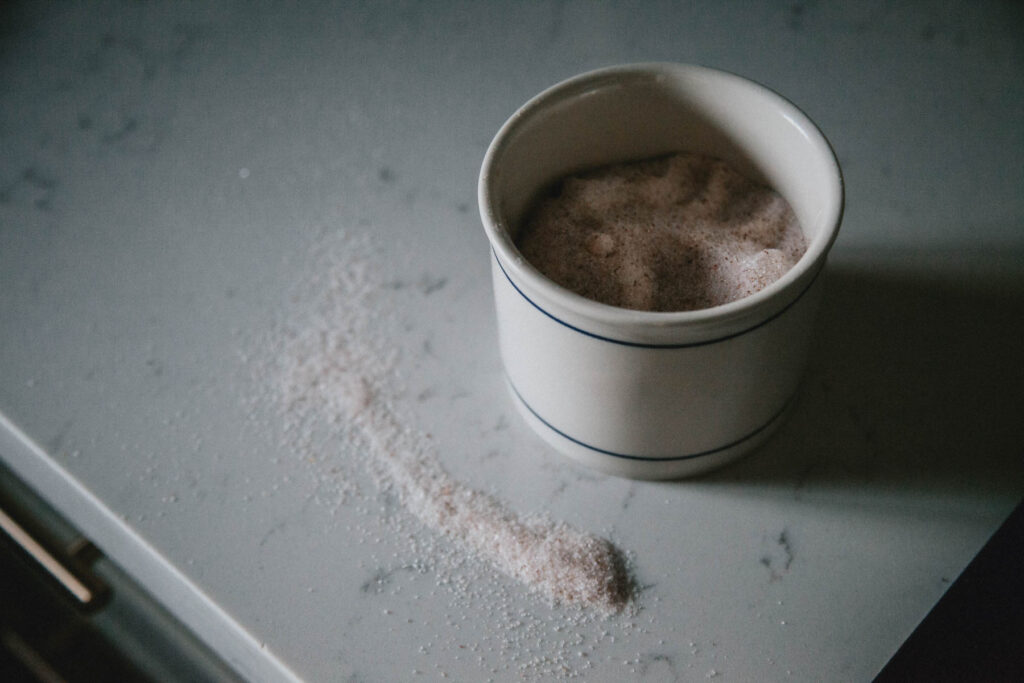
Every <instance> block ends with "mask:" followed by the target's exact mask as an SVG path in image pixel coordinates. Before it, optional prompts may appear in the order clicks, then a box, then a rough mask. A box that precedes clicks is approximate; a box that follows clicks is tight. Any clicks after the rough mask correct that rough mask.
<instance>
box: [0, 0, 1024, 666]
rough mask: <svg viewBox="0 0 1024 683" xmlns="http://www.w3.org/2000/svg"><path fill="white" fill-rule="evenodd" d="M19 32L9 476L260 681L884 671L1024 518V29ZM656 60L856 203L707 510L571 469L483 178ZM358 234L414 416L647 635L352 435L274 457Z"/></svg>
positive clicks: (699, 15)
mask: <svg viewBox="0 0 1024 683" xmlns="http://www.w3.org/2000/svg"><path fill="white" fill-rule="evenodd" d="M2 12H3V13H5V21H4V24H3V26H4V29H3V33H2V34H0V377H2V378H3V381H0V414H2V415H0V457H2V458H3V460H4V461H5V463H7V464H8V465H9V466H10V467H12V468H13V469H14V470H15V471H16V472H17V473H18V474H19V475H20V476H22V477H23V478H24V479H25V480H26V481H28V482H29V483H30V484H31V485H33V486H34V487H35V488H36V489H37V490H38V491H39V492H40V493H41V494H42V495H43V496H45V497H46V498H47V499H48V500H49V501H50V502H51V503H52V504H53V505H54V506H56V507H57V508H58V509H59V510H61V511H62V512H63V513H64V514H65V515H66V516H68V517H69V518H70V519H71V520H72V521H73V522H74V523H75V524H77V525H78V526H79V527H80V528H81V529H82V530H83V531H84V532H85V533H87V534H88V535H89V536H91V537H92V538H93V540H94V541H95V542H96V543H97V544H98V545H99V546H100V547H101V548H102V549H103V551H104V552H105V553H106V554H108V555H109V556H110V557H112V558H113V559H114V560H116V561H117V562H118V563H120V564H121V565H123V566H124V567H125V568H126V569H127V570H128V571H130V572H131V573H132V574H134V575H135V576H136V577H137V578H138V579H139V580H140V582H142V583H143V584H144V585H145V586H146V587H148V588H149V590H150V591H152V593H153V594H154V595H155V596H156V597H158V598H159V599H160V600H162V601H163V602H164V603H165V604H166V605H167V606H168V607H169V608H170V609H171V610H172V611H174V612H175V613H176V614H177V615H178V616H179V617H180V618H181V619H182V620H183V621H185V622H186V623H187V624H188V625H190V626H191V627H192V628H193V629H195V630H196V632H197V633H199V634H200V636H201V637H202V638H203V639H204V640H206V642H208V643H209V644H211V645H212V646H213V647H214V648H215V649H216V650H217V651H218V652H220V653H221V654H222V655H223V656H224V657H225V658H227V659H228V660H229V661H230V662H231V663H232V664H233V665H234V666H235V667H236V668H238V670H239V671H240V672H241V673H242V674H243V675H245V676H246V677H248V678H251V679H258V680H275V679H287V678H289V677H293V676H294V677H298V678H302V679H308V680H353V681H355V680H407V679H411V678H413V677H414V675H419V676H420V677H422V678H424V679H427V680H436V679H441V678H444V677H448V678H450V679H454V680H487V679H489V678H493V679H494V680H519V679H520V678H523V677H526V678H547V677H554V676H556V675H557V676H566V675H571V674H582V675H583V676H585V678H586V680H594V681H599V680H600V681H604V680H607V681H617V680H625V679H636V680H650V681H663V680H703V679H705V677H712V678H717V679H719V680H724V681H751V680H758V681H771V680H801V681H818V680H831V681H838V680H850V681H862V680H868V679H870V678H871V677H872V676H873V675H874V674H875V673H876V672H877V671H878V670H879V669H880V668H881V667H882V666H883V665H884V664H885V662H886V661H887V660H888V658H889V657H890V656H891V655H892V654H893V653H894V652H895V651H896V649H897V648H898V647H899V645H900V643H901V642H902V641H903V639H904V638H905V637H906V636H907V635H908V634H909V633H910V632H911V631H912V630H913V628H914V627H915V626H916V625H917V623H918V622H919V621H920V620H921V619H922V617H924V615H925V614H926V613H927V612H928V610H929V609H930V608H931V607H932V605H933V604H934V603H935V602H936V600H937V599H938V598H939V597H940V596H941V595H942V593H943V591H944V590H945V589H946V588H947V587H948V585H949V584H950V582H951V581H952V580H954V579H955V578H956V576H957V575H958V574H959V572H960V571H961V570H962V569H963V568H964V567H965V566H966V564H967V563H968V562H969V561H970V559H971V557H972V556H973V555H974V554H975V553H976V552H977V551H978V549H979V548H980V547H981V546H982V545H983V544H984V542H985V540H986V539H987V538H988V536H989V535H990V534H991V533H992V532H993V531H994V530H995V528H996V527H997V526H998V524H999V523H1000V521H1001V520H1002V519H1003V518H1004V517H1005V516H1006V515H1007V514H1008V513H1009V512H1010V510H1011V509H1012V508H1013V506H1014V504H1015V503H1016V502H1017V500H1018V499H1019V497H1020V495H1021V493H1022V491H1024V457H1022V456H1024V450H1022V445H1021V444H1022V443H1024V426H1022V423H1021V420H1020V417H1019V411H1020V407H1021V405H1022V404H1024V401H1022V399H1024V365H1022V364H1021V363H1020V362H1019V359H1020V355H1021V351H1022V344H1021V335H1022V332H1024V322H1022V321H1024V317H1022V314H1024V277H1022V276H1024V192H1021V181H1022V180H1024V161H1022V159H1024V155H1022V154H1021V152H1022V151H1024V125H1022V124H1024V41H1022V39H1021V31H1020V28H1021V26H1022V25H1024V15H1022V10H1021V9H1020V8H1019V6H1016V5H1011V4H1009V3H998V2H982V3H971V4H963V5H957V6H952V7H951V6H949V4H948V3H942V2H923V3H914V4H913V5H912V6H911V7H907V8H903V7H900V8H898V9H897V8H896V7H894V6H892V4H891V3H885V2H856V3H842V4H839V3H835V4H830V5H819V4H818V3H814V2H792V3H706V4H703V5H700V6H692V7H690V6H676V5H669V4H664V5H663V4H660V3H615V4H596V3H581V2H557V3H524V4H511V3H497V2H495V3H436V4H426V3H381V4H378V3H367V4H366V5H362V4H359V3H338V4H336V5H331V4H327V3H323V4H321V3H302V4H297V5H279V4H271V3H215V4H213V5H212V6H203V7H201V8H197V7H194V6H192V5H187V4H184V3H166V4H162V3H102V2H96V3H87V4H60V5H51V4H49V3H23V4H22V5H21V6H15V7H13V8H6V7H5V9H3V10H2ZM633 61H680V62H693V63H700V64H705V65H708V66H713V67H717V68H722V69H725V70H729V71H734V72H736V73H740V74H742V75H744V76H747V77H749V78H752V79H754V80H757V81H760V82H762V83H764V84H766V85H768V86H769V87H771V88H773V89H775V90H777V91H779V92H781V93H783V94H784V95H785V96H787V97H789V98H790V99H792V100H793V101H794V102H796V103H797V104H798V105H799V106H800V107H802V108H803V109H804V110H805V111H806V112H807V113H808V114H809V115H810V116H811V118H812V119H814V120H815V121H816V122H817V123H818V124H819V125H820V127H821V128H822V129H823V131H824V132H825V134H826V135H827V136H828V137H829V138H830V140H831V142H832V143H833V145H834V147H835V149H836V152H837V155H838V157H839V159H840V163H841V165H842V167H843V170H844V173H845V178H846V183H847V212H846V218H845V221H844V226H843V229H842V232H841V236H840V238H839V240H838V242H837V244H836V247H835V250H834V251H833V257H832V260H831V262H830V267H829V271H828V274H827V280H826V283H827V291H826V295H825V299H824V302H823V307H822V311H821V316H820V321H819V322H820V324H819V327H818V330H817V333H816V338H815V343H814V352H813V357H812V360H811V366H810V370H809V373H808V376H807V380H806V384H805V387H804V391H803V393H802V395H801V398H800V399H799V401H798V404H797V405H796V407H795V410H794V414H793V416H792V418H791V419H790V420H789V422H788V423H787V424H786V425H785V426H784V427H783V428H782V429H781V431H780V432H779V433H778V435H777V436H776V437H774V438H773V440H772V441H771V442H770V443H769V445H767V446H766V447H765V448H763V449H762V450H760V451H759V452H758V453H756V454H755V455H753V456H751V457H750V458H748V459H746V460H744V461H743V462H741V463H739V464H737V465H735V466H732V467H730V468H728V469H725V470H722V471H720V472H718V473H715V474H713V475H711V476H708V477H704V478H701V479H697V480H692V481H682V482H674V483H641V482H633V481H627V480H622V479H615V478H608V477H604V476H599V475H595V474H592V473H590V472H587V471H584V470H581V469H579V468H578V467H576V466H575V465H573V464H570V463H568V462H565V461H563V460H562V459H561V458H560V457H559V456H557V455H555V454H554V453H552V452H551V451H550V450H549V449H548V448H547V447H546V446H544V445H543V444H542V442H541V441H540V440H539V438H537V437H536V436H535V435H533V434H532V433H531V432H530V431H529V429H528V428H527V427H526V426H525V425H524V424H523V423H522V421H521V420H520V418H519V417H518V416H517V415H516V414H515V411H514V409H513V406H512V404H511V401H510V400H509V398H508V396H507V395H506V393H505V388H504V386H503V383H502V375H501V368H500V361H499V358H498V355H497V349H496V347H495V343H494V340H495V331H494V329H493V313H492V310H491V303H492V302H491V299H490V289H489V287H490V284H489V279H488V268H489V263H488V258H489V253H488V248H487V244H486V240H485V239H484V236H483V233H482V229H481V228H480V225H479V220H478V217H477V214H476V202H475V184H476V176H477V172H478V169H479V165H480V162H481V159H482V157H483V153H484V150H485V149H486V146H487V144H488V142H489V141H490V139H491V137H492V136H493V134H494V133H495V132H496V130H497V129H498V127H499V126H500V125H501V123H502V122H503V121H504V119H505V118H506V117H507V116H508V115H509V114H510V113H511V112H512V111H513V110H514V109H515V108H516V107H518V106H519V105H520V104H521V103H522V102H524V101H525V100H526V99H528V98H529V97H530V96H532V95H533V94H535V93H536V92H538V91H540V90H541V89H543V88H545V87H547V86H548V85H551V84H553V83H554V82H556V81H558V80H561V79H563V78H566V77H569V76H571V75H574V74H576V73H579V72H582V71H585V70H589V69H591V68H597V67H600V66H605V65H609V64H615V63H624V62H633ZM340 232H343V233H344V234H345V235H347V237H346V238H345V240H348V241H345V240H341V242H340V243H341V245H342V246H341V249H342V250H344V249H345V248H347V247H346V246H345V245H349V244H350V245H352V247H351V248H352V249H356V248H359V249H369V250H370V251H372V253H373V259H372V261H371V263H372V264H373V265H375V270H374V277H375V278H376V280H375V282H377V283H378V284H379V285H381V287H380V290H381V291H380V293H379V295H378V296H377V298H376V299H375V300H376V301H377V302H378V304H379V308H378V310H377V311H376V316H377V318H376V322H373V324H372V325H371V327H370V328H367V329H369V330H371V331H373V332H375V333H379V334H378V335H377V336H376V338H375V339H374V343H375V344H378V345H379V347H380V348H381V349H390V350H391V351H392V352H394V353H396V354H397V358H398V361H397V362H398V367H399V370H400V371H401V373H402V375H401V376H402V378H403V382H404V385H405V386H406V388H407V390H406V391H405V392H404V393H400V394H396V395H395V397H394V402H395V405H396V410H399V411H401V412H402V414H404V415H406V416H408V417H407V419H409V420H410V421H411V422H412V423H413V425H414V426H415V428H416V429H420V430H422V431H423V432H429V433H431V435H432V439H433V443H434V444H435V445H436V451H437V454H438V457H439V458H440V460H441V461H442V462H443V464H444V466H445V467H446V468H448V469H449V470H450V471H451V472H452V473H453V474H454V475H455V476H457V477H459V478H460V479H462V480H464V481H466V482H468V483H470V484H471V485H473V486H475V487H477V488H479V489H482V490H485V491H488V492H491V493H494V494H495V495H497V496H500V497H501V498H502V499H503V500H505V501H506V502H507V503H508V505H509V506H510V507H511V508H513V509H515V510H517V511H521V512H524V513H525V512H536V511H545V512H548V513H549V514H550V515H551V516H552V517H554V518H556V519H563V520H566V521H568V522H570V523H571V524H573V525H575V526H576V527H578V528H580V529H584V530H587V531H590V532H593V533H597V534H602V535H607V536H609V537H610V538H611V539H612V540H613V541H614V542H615V543H616V544H617V545H618V546H619V547H620V548H622V549H623V550H624V551H625V552H626V553H627V554H628V556H629V558H630V563H631V568H632V571H633V573H634V576H635V577H636V580H637V582H638V584H639V585H640V586H641V589H640V591H639V594H638V597H637V607H638V609H637V611H636V613H635V614H629V615H620V616H617V617H612V618H610V619H608V620H599V619H590V618H581V617H580V615H579V614H576V613H570V612H571V610H565V609H563V608H557V607H556V608H552V607H550V606H548V605H547V604H546V603H545V602H544V601H543V600H542V599H540V598H539V597H537V596H536V595H534V594H532V593H530V592H529V591H528V590H526V589H525V588H523V587H522V586H519V585H517V584H515V583H514V582H512V581H511V580H508V579H505V578H504V577H502V576H499V575H492V574H493V572H489V571H488V568H487V567H486V566H477V564H476V563H475V561H474V560H473V558H469V559H468V560H466V561H465V562H464V563H463V564H462V565H458V557H459V555H458V550H457V549H453V548H451V547H447V546H446V544H445V542H444V541H437V540H434V541H429V539H428V538H427V537H429V532H427V531H425V530H423V529H420V528H418V527H417V526H416V524H415V522H414V521H409V520H405V521H402V520H401V519H400V518H401V517H402V515H404V514H405V513H404V512H403V510H402V509H401V508H398V507H396V506H395V505H394V501H393V500H392V499H391V498H389V496H388V495H387V494H380V493H378V492H376V491H375V489H374V488H373V487H372V484H369V483H368V480H365V478H364V479H362V480H361V479H360V475H359V473H358V469H357V468H353V466H352V462H353V461H354V460H353V459H354V458H356V457H357V454H356V453H354V451H355V449H356V448H357V445H356V444H354V443H353V442H351V441H346V440H345V439H344V438H340V437H337V436H336V437H335V438H330V437H329V435H328V437H326V438H323V439H322V440H319V441H314V442H311V443H306V444H302V445H301V447H300V445H299V444H298V442H297V440H296V439H295V438H294V435H292V436H289V435H288V434H285V433H284V432H283V430H284V427H285V422H286V420H287V418H288V414H287V412H286V411H282V410H281V409H279V408H275V407H274V405H273V400H272V399H273V397H274V392H275V391H276V389H275V387H274V386H273V382H272V377H270V376H269V375H264V374H261V372H260V370H261V368H263V367H265V366H264V365H261V363H262V362H265V361H266V356H267V353H268V352H273V350H274V349H278V348H280V347H279V346H275V345H274V344H275V343H274V341H273V339H274V335H280V334H283V331H284V330H285V329H286V327H287V325H289V324H298V323H295V320H296V319H297V317H296V316H297V312H298V311H301V310H303V309H304V308H305V309H308V308H309V307H310V306H311V305H313V303H314V302H315V301H316V296H317V295H316V292H315V289H310V278H311V277H314V276H318V275H323V273H318V272H317V271H316V270H315V269H316V268H317V267H320V266H315V265H313V266H311V265H310V260H309V257H308V254H309V251H310V249H313V250H316V249H318V248H320V247H322V246H323V245H324V244H325V243H328V242H329V243H331V244H335V243H337V242H338V241H339V239H338V238H337V235H338V234H339V233H340ZM332 240H333V241H332ZM367 245H369V246H367ZM304 288H305V289H304ZM296 292H300V293H299V294H296ZM302 292H305V293H304V294H302ZM268 340H270V341H268ZM261 358H262V360H259V359H261ZM396 520H397V521H396ZM396 529H398V530H400V532H398V533H396V532H395V530H396ZM449 545H450V544H449ZM453 565H457V566H453Z"/></svg>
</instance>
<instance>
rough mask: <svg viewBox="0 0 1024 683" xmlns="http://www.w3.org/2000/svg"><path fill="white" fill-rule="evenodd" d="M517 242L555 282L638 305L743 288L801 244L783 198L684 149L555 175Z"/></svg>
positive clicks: (708, 300)
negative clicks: (555, 183) (557, 180)
mask: <svg viewBox="0 0 1024 683" xmlns="http://www.w3.org/2000/svg"><path fill="white" fill-rule="evenodd" d="M517 246H518V247H519V250H520V251H521V252H522V254H523V256H524V257H525V258H526V259H527V260H528V261H529V262H530V263H532V264H533V265H534V266H535V267H536V268H537V269H538V270H540V271H541V272H542V273H543V274H545V275H546V276H547V277H549V278H551V279H552V280H554V281H555V282H556V283H558V284H560V285H562V286H563V287H566V288H567V289H570V290H572V291H573V292H576V293H577V294H580V295H581V296H585V297H587V298H589V299H594V300H595V301H600V302H602V303H606V304H610V305H612V306H619V307H622V308H630V309H637V310H645V311H689V310H696V309H701V308H710V307H712V306H718V305H721V304H725V303H729V302H730V301H735V300H737V299H740V298H743V297H745V296H749V295H751V294H753V293H755V292H758V291H760V290H762V289H764V288H765V287H767V286H768V285H769V284H771V283H772V282H774V281H775V280H777V279H779V278H780V277H782V276H783V275H784V274H785V273H786V271H788V270H789V269H790V268H791V267H792V266H793V265H794V264H795V263H796V262H797V261H798V260H799V259H800V257H801V256H802V255H803V253H804V251H805V250H806V244H805V241H804V236H803V232H802V231H801V229H800V225H799V223H798V222H797V220H796V217H795V215H794V214H793V210H792V209H791V208H790V206H789V204H788V203H787V202H786V200H785V199H783V198H782V197H781V196H780V195H778V194H777V193H775V192H774V191H772V190H771V188H768V187H765V186H763V185H759V184H757V183H755V182H753V181H751V180H749V179H748V178H746V177H745V176H743V175H741V174H740V173H739V172H737V171H736V170H734V169H733V168H732V167H730V166H729V165H728V164H726V163H725V162H723V161H721V160H719V159H715V158H713V157H709V156H705V155H700V154H691V153H682V154H675V155H672V156H667V157H660V158H656V159H650V160H646V161H639V162H633V163H627V164H615V165H611V166H607V167H603V168H599V169H595V170H592V171H589V172H586V173H582V174H578V175H575V176H571V177H569V178H566V179H564V180H563V181H562V183H561V185H560V186H559V188H558V190H557V193H556V194H555V195H554V196H551V197H548V198H546V199H544V200H543V201H541V202H540V203H539V204H538V206H537V207H536V208H535V209H534V211H533V213H532V214H531V216H530V217H529V218H528V220H527V221H526V223H525V224H524V226H523V230H522V233H521V234H520V235H519V236H518V238H517Z"/></svg>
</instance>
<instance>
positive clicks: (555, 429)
mask: <svg viewBox="0 0 1024 683" xmlns="http://www.w3.org/2000/svg"><path fill="white" fill-rule="evenodd" d="M506 379H508V377H507V376H506ZM508 385H509V387H511V388H512V393H514V394H515V395H516V398H518V399H519V401H520V402H521V403H522V404H523V405H524V406H526V409H527V410H529V411H530V413H532V414H533V416H534V417H535V418H537V419H538V420H540V421H541V422H542V423H543V424H544V426H546V427H547V428H548V429H550V430H551V431H553V432H555V433H556V434H558V435H559V436H561V437H564V438H566V439H568V440H569V441H572V442H573V443H574V444H576V445H578V446H583V447H584V448H587V449H589V450H592V451H595V452H597V453H601V454H603V455H610V456H612V457H615V458H622V459H624V460H642V461H645V462H677V461H680V460H692V459H694V458H703V457H707V456H709V455H714V454H716V453H721V452H722V451H725V450H728V449H730V448H732V447H734V446H738V445H740V444H741V443H743V442H744V441H747V440H748V439H752V438H754V437H755V436H757V435H758V434H760V433H761V432H763V431H764V430H766V429H768V427H770V426H771V425H772V423H774V422H775V421H776V420H778V419H779V418H780V417H782V414H783V413H784V412H786V408H788V407H789V404H790V403H792V402H793V398H794V397H795V396H796V394H794V395H793V396H790V397H789V398H787V399H786V401H785V403H783V404H782V408H780V409H779V410H778V412H776V413H775V414H774V415H772V416H771V417H770V418H768V421H767V422H765V423H764V424H763V425H761V426H760V427H758V428H757V429H755V430H754V431H752V432H750V433H748V434H745V435H744V436H741V437H740V438H738V439H736V440H735V441H731V442H729V443H727V444H725V445H724V446H719V447H718V448H711V449H709V450H706V451H701V452H699V453H691V454H689V455H678V456H673V457H668V458H658V457H651V456H647V455H628V454H626V453H616V452H615V451H609V450H607V449H604V448H598V447H597V446H591V445H590V444H588V443H584V442H582V441H580V440H579V439H576V438H574V437H571V436H569V435H568V434H566V433H565V432H563V431H562V430H561V429H559V428H558V427H555V426H554V425H552V424H551V423H550V422H548V421H547V420H545V419H544V418H543V417H541V416H540V414H539V413H537V411H536V410H534V409H533V406H531V405H530V404H529V403H527V402H526V399H524V398H523V396H522V394H520V393H519V390H518V389H516V385H514V384H512V380H511V379H508Z"/></svg>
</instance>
